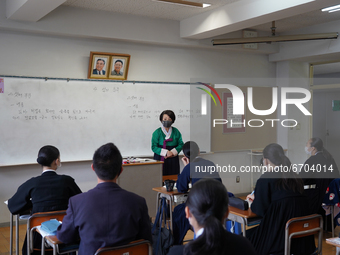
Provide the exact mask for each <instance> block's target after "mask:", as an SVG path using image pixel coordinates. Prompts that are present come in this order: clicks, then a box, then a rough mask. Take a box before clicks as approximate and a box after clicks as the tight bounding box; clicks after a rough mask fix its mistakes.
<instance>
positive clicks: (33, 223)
mask: <svg viewBox="0 0 340 255" xmlns="http://www.w3.org/2000/svg"><path fill="white" fill-rule="evenodd" d="M65 215H66V211H65V210H63V211H53V212H39V213H34V214H33V215H31V217H29V218H28V220H27V254H31V253H32V252H33V232H34V231H35V230H36V228H37V227H38V226H40V225H41V223H42V222H45V221H48V220H52V219H56V220H58V221H62V220H63V219H64V216H65Z"/></svg>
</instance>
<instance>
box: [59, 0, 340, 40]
mask: <svg viewBox="0 0 340 255" xmlns="http://www.w3.org/2000/svg"><path fill="white" fill-rule="evenodd" d="M191 1H192V2H198V3H209V4H211V6H210V7H208V8H195V7H185V6H179V5H173V4H165V3H160V2H155V1H152V0H67V1H66V2H65V3H64V4H63V5H65V6H72V7H78V8H85V9H89V10H101V11H108V12H112V13H126V14H133V15H140V16H146V17H151V18H159V19H170V20H178V21H181V20H184V19H187V18H190V17H193V16H195V15H197V14H200V13H204V12H208V11H211V10H214V9H218V8H219V7H222V6H225V5H229V4H232V3H235V2H240V1H241V0H191ZM339 2H340V1H339ZM325 7H327V5H326V6H325ZM335 20H340V11H339V12H333V13H330V14H329V13H327V12H322V11H321V10H320V9H317V10H313V11H309V12H306V13H301V14H298V15H295V16H291V17H288V18H284V19H279V20H276V32H277V33H280V32H288V31H290V30H295V29H298V28H303V27H308V26H312V25H316V24H321V23H327V22H331V21H335ZM271 27H272V24H271V22H266V23H264V24H261V25H258V26H249V28H251V29H254V30H259V31H267V32H268V34H270V33H271V30H270V28H271Z"/></svg>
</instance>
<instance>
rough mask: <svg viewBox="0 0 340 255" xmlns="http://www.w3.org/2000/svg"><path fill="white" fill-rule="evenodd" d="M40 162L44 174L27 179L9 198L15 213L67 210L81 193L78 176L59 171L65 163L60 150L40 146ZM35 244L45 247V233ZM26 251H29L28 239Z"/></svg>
mask: <svg viewBox="0 0 340 255" xmlns="http://www.w3.org/2000/svg"><path fill="white" fill-rule="evenodd" d="M37 162H38V163H39V164H40V165H41V166H42V170H43V172H42V174H41V175H40V176H37V177H33V178H31V179H29V180H28V181H26V182H25V183H23V184H22V185H21V186H20V187H19V188H18V190H17V192H16V193H15V194H14V195H13V197H12V198H11V199H9V200H8V209H9V210H10V212H11V213H12V214H22V213H24V212H26V211H28V210H31V213H32V214H33V213H37V212H49V211H60V210H66V209H67V205H68V200H69V198H70V197H72V196H74V195H76V194H79V193H81V190H80V188H79V187H78V185H77V184H76V183H75V182H74V179H73V178H72V177H70V176H68V175H59V174H57V173H56V170H57V169H58V168H60V167H61V160H60V153H59V150H58V149H57V148H56V147H54V146H51V145H46V146H44V147H42V148H41V149H40V150H39V153H38V158H37ZM34 247H35V248H39V249H40V247H41V236H40V235H39V234H38V235H34ZM22 254H27V244H26V239H25V242H24V245H23V248H22Z"/></svg>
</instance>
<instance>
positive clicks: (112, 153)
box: [92, 143, 123, 181]
mask: <svg viewBox="0 0 340 255" xmlns="http://www.w3.org/2000/svg"><path fill="white" fill-rule="evenodd" d="M122 160H123V158H122V155H121V154H120V151H119V150H118V148H117V147H116V146H115V145H114V144H113V143H107V144H104V145H102V146H101V147H99V148H98V149H97V150H96V151H95V153H94V155H93V163H92V168H93V170H94V171H95V172H96V174H97V176H98V178H99V179H101V180H103V181H111V180H114V179H115V178H116V177H117V176H119V174H120V173H121V171H122Z"/></svg>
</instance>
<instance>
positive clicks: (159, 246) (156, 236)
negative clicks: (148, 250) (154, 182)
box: [152, 197, 174, 255]
mask: <svg viewBox="0 0 340 255" xmlns="http://www.w3.org/2000/svg"><path fill="white" fill-rule="evenodd" d="M166 215H167V205H166V198H165V197H162V198H161V202H160V206H159V208H158V211H157V215H156V219H155V223H154V224H153V226H152V241H153V244H152V250H153V254H154V255H166V254H167V253H168V251H169V249H170V247H171V246H172V245H173V242H174V241H173V236H172V234H171V230H170V225H169V223H168V225H167V223H166Z"/></svg>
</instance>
